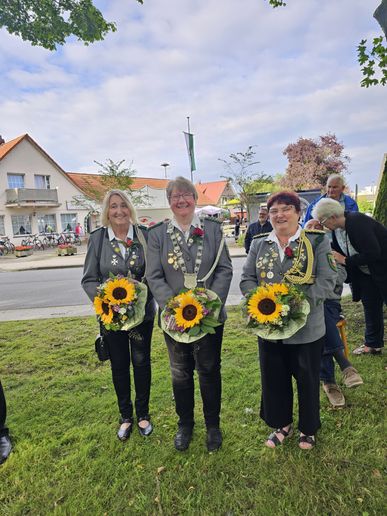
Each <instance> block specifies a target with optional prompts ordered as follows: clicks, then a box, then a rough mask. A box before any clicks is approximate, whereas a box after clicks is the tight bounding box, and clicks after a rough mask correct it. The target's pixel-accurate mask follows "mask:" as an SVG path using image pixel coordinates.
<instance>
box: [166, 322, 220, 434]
mask: <svg viewBox="0 0 387 516" xmlns="http://www.w3.org/2000/svg"><path fill="white" fill-rule="evenodd" d="M223 329H224V326H223V325H222V326H218V327H217V328H215V331H216V333H215V334H214V335H206V336H205V337H203V338H202V339H200V340H198V341H196V342H194V343H192V344H185V343H180V342H176V341H175V340H174V339H172V338H171V337H170V336H169V335H167V334H166V333H164V338H165V342H166V344H167V348H168V353H169V362H170V366H171V374H172V387H173V394H174V397H175V404H176V413H177V415H178V416H179V422H178V424H179V426H188V427H191V428H192V427H193V425H194V406H195V400H194V377H193V375H194V370H195V369H196V371H197V373H198V376H199V386H200V394H201V397H202V401H203V414H204V420H205V423H206V426H207V427H214V426H215V427H218V426H219V422H220V406H221V398H222V379H221V374H220V367H221V357H220V355H221V349H222V338H223Z"/></svg>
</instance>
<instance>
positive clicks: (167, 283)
mask: <svg viewBox="0 0 387 516" xmlns="http://www.w3.org/2000/svg"><path fill="white" fill-rule="evenodd" d="M167 227H168V222H163V223H161V224H159V225H157V226H153V227H152V228H150V229H149V235H148V255H147V268H146V274H145V276H146V279H147V281H148V284H149V287H150V289H151V291H152V293H153V295H154V297H155V299H156V301H157V303H158V304H159V306H160V308H161V309H163V308H164V306H165V305H166V303H167V301H168V300H169V299H170V298H171V297H173V296H175V295H177V294H178V293H179V292H180V291H181V290H182V289H183V288H184V275H183V273H182V272H181V270H180V268H178V269H177V270H176V269H175V268H174V267H173V264H170V263H168V253H173V244H172V241H171V237H170V236H169V235H168V233H167ZM192 230H193V227H192V226H191V231H192ZM203 238H204V242H203V259H202V263H201V266H200V269H199V273H198V279H202V278H203V277H204V276H205V275H206V274H207V273H208V271H209V270H210V269H211V267H212V265H213V263H214V261H215V258H216V255H217V251H218V249H219V244H220V242H221V239H222V228H221V225H220V224H219V223H218V222H216V221H214V220H211V219H204V237H203ZM181 248H182V252H183V256H184V261H185V264H186V268H187V272H188V273H193V271H194V267H195V259H196V252H197V248H198V246H197V244H196V243H195V242H194V243H193V244H192V246H191V247H190V248H189V247H188V245H187V243H186V241H185V238H184V235H183V238H182V243H181ZM231 279H232V264H231V258H230V254H229V252H228V249H227V246H226V244H225V245H224V248H223V251H222V253H221V255H220V259H219V262H218V264H217V266H216V268H215V270H214V272H213V273H212V275H211V276H210V277H209V278H208V279H207V281H206V283H205V285H204V286H205V287H206V288H209V289H210V290H213V291H214V292H216V294H218V296H219V298H220V299H221V301H222V303H223V307H222V311H221V314H220V318H219V320H220V321H221V322H224V321H225V320H226V311H225V310H224V304H225V302H226V298H227V295H228V291H229V289H230V283H231Z"/></svg>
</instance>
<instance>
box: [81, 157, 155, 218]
mask: <svg viewBox="0 0 387 516" xmlns="http://www.w3.org/2000/svg"><path fill="white" fill-rule="evenodd" d="M124 162H125V160H124V159H122V160H121V161H118V162H117V163H115V162H114V161H113V160H111V159H107V160H106V163H99V162H98V161H95V162H94V163H96V164H97V165H99V166H100V167H101V170H99V171H98V173H99V174H100V181H99V184H98V183H97V184H96V182H95V176H91V177H90V179H88V178H87V176H86V177H85V183H86V184H85V185H84V186H83V188H82V189H83V191H84V192H85V195H84V196H82V195H78V196H75V197H73V199H74V201H75V202H76V203H77V204H78V206H82V207H83V208H85V209H88V210H89V211H90V212H95V211H98V210H99V208H97V207H98V206H100V205H101V203H102V200H103V198H104V197H105V194H106V192H108V191H109V190H113V189H118V190H124V191H125V192H127V193H128V195H129V197H130V199H131V201H132V203H133V204H134V205H135V206H136V205H139V204H148V202H149V195H147V194H144V193H142V192H139V191H136V190H133V189H132V185H133V181H134V177H135V175H136V170H135V169H134V168H133V167H132V165H133V162H132V163H130V165H129V167H124V166H122V165H123V163H124Z"/></svg>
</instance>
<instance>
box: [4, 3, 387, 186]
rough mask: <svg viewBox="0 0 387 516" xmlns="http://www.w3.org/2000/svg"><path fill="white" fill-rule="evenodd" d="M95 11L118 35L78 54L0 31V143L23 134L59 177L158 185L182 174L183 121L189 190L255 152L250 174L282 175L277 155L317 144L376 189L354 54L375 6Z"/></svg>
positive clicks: (366, 104) (372, 132)
mask: <svg viewBox="0 0 387 516" xmlns="http://www.w3.org/2000/svg"><path fill="white" fill-rule="evenodd" d="M105 4H107V5H108V10H107V11H105V10H104V11H103V12H104V14H105V15H106V17H107V18H108V19H112V20H116V21H117V26H118V31H117V32H116V33H113V34H110V35H108V37H107V38H106V40H105V41H103V42H98V43H96V44H94V45H90V46H88V47H85V46H83V45H82V44H80V43H79V42H75V41H71V42H69V43H68V44H67V45H66V46H65V47H63V49H60V50H59V51H58V52H56V53H50V52H48V51H45V50H42V49H40V48H38V47H31V46H30V45H29V44H27V43H25V42H22V41H20V40H19V39H18V38H15V37H13V36H10V35H8V34H7V33H5V31H4V30H1V31H0V45H1V48H2V53H1V56H0V73H1V74H2V77H3V78H4V86H3V88H2V90H3V91H2V98H1V99H0V113H1V125H0V132H1V133H2V134H3V136H4V137H5V138H6V139H10V138H13V137H15V136H17V135H19V134H22V133H25V132H28V133H29V134H30V135H31V136H32V137H33V138H34V139H35V140H36V141H37V142H38V143H39V144H40V145H41V146H42V147H43V148H45V150H46V151H47V152H48V153H49V154H50V155H52V157H53V158H54V159H55V160H56V161H57V162H58V163H59V164H60V165H61V166H62V167H63V168H65V169H66V170H72V171H74V170H78V171H86V170H87V171H92V170H95V169H96V166H95V164H94V162H93V160H97V161H104V160H105V159H106V158H112V159H114V160H119V159H123V158H125V159H126V160H127V161H128V162H130V161H131V160H132V159H133V161H134V167H135V168H136V169H137V170H138V172H139V175H143V176H158V177H162V176H163V172H164V171H163V169H162V167H160V164H161V163H162V162H164V161H167V162H169V163H171V166H170V167H169V169H168V172H169V173H170V175H177V174H181V173H185V172H186V173H187V174H188V158H187V155H186V149H185V143H184V139H183V135H182V131H183V130H185V129H186V116H187V115H189V116H191V128H192V131H193V132H194V133H195V146H196V157H197V164H198V167H199V171H198V173H197V178H201V179H209V178H211V179H217V178H218V177H219V176H220V175H221V174H223V168H222V164H221V163H220V162H219V161H218V158H219V157H227V156H228V155H229V154H230V153H231V152H237V151H240V150H245V149H246V148H247V146H248V145H254V144H257V145H258V146H257V148H256V151H257V158H258V159H259V160H260V162H261V164H260V168H261V169H262V170H264V171H265V172H267V173H277V172H281V171H284V170H285V168H286V160H285V157H284V156H283V155H282V150H283V148H285V147H286V145H287V144H288V143H290V142H294V141H296V140H297V139H298V138H299V137H301V136H304V137H317V136H319V135H321V134H324V133H327V132H333V133H335V134H336V135H337V137H338V139H339V140H341V141H343V143H344V144H345V145H346V152H347V153H349V154H351V152H353V156H352V158H353V159H352V162H351V165H350V168H351V170H352V174H351V176H349V182H350V184H354V183H356V182H357V183H359V185H360V186H362V185H365V184H366V183H367V182H369V181H370V180H371V178H372V177H374V178H376V177H377V175H378V173H379V168H380V161H381V157H382V154H383V153H384V152H386V144H385V135H386V125H387V123H386V121H385V116H384V110H383V108H382V106H384V105H385V102H386V92H387V89H386V88H370V89H368V90H365V89H363V88H360V84H359V83H360V80H361V74H360V70H359V66H358V64H357V62H356V53H355V49H356V45H357V44H358V42H359V40H360V39H362V38H363V37H369V38H370V37H373V36H375V35H376V34H377V33H378V26H377V24H376V22H375V20H373V18H372V13H373V10H374V9H375V7H376V6H377V5H378V0H372V1H370V2H363V1H362V0H341V1H340V2H337V1H335V0H326V1H325V2H324V3H323V4H322V3H321V1H319V0H299V1H298V2H295V3H290V2H289V4H288V6H287V7H286V8H284V9H276V10H272V9H271V8H270V7H269V6H268V5H267V2H264V0H245V1H244V2H243V7H241V4H242V3H241V2H236V1H235V0H223V1H222V2H221V3H220V2H219V1H218V0H207V1H205V0H191V1H190V2H181V0H160V1H158V2H149V3H145V5H143V6H141V5H139V4H137V2H135V1H134V0H132V1H129V2H127V3H125V4H123V3H122V2H121V1H119V0H112V1H111V2H107V3H106V2H104V3H103V5H104V6H105ZM101 5H102V4H101ZM2 43H3V44H2ZM365 167H366V169H367V174H366V175H364V170H365Z"/></svg>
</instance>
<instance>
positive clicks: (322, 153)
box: [281, 134, 350, 190]
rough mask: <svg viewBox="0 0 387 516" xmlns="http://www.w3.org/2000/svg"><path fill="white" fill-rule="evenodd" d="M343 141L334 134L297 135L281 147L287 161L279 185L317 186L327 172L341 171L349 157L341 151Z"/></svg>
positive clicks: (294, 186)
mask: <svg viewBox="0 0 387 516" xmlns="http://www.w3.org/2000/svg"><path fill="white" fill-rule="evenodd" d="M343 150H344V145H343V144H341V143H339V142H338V141H337V138H336V136H335V135H334V134H327V135H325V136H319V138H318V139H317V140H313V139H311V138H299V139H298V141H297V142H296V143H291V144H289V145H288V146H287V147H286V149H285V150H284V151H283V154H285V156H287V158H288V161H289V165H288V167H287V169H286V173H285V175H284V177H283V178H282V180H281V185H282V186H283V187H285V188H291V189H293V190H303V189H307V188H319V187H323V186H325V184H326V181H327V178H328V176H329V175H330V174H342V173H344V172H345V171H346V170H347V168H348V166H347V163H348V162H349V161H350V159H349V157H348V156H345V155H343Z"/></svg>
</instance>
